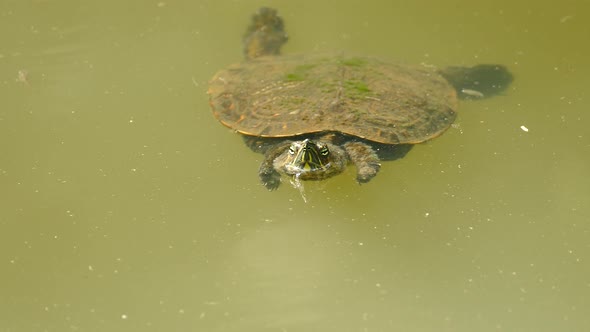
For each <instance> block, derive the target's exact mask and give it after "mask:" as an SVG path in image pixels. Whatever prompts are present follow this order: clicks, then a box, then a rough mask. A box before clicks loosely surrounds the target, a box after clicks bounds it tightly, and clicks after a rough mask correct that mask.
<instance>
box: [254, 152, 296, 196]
mask: <svg viewBox="0 0 590 332" xmlns="http://www.w3.org/2000/svg"><path fill="white" fill-rule="evenodd" d="M290 145H291V142H290V141H286V142H282V143H280V144H277V145H275V146H273V147H271V148H269V149H268V150H267V151H266V153H265V154H264V160H263V161H262V164H260V169H259V170H258V176H259V177H260V181H262V184H263V185H264V186H265V187H266V189H268V190H275V189H277V188H278V187H279V185H280V184H281V174H280V173H279V172H277V170H276V169H275V166H274V161H275V159H277V157H279V156H280V155H281V154H282V153H283V152H285V150H286V149H288V148H289V146H290Z"/></svg>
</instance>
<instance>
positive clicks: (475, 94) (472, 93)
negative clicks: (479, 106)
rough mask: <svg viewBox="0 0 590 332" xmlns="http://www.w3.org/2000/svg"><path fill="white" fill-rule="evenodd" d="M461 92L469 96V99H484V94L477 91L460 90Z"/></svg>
mask: <svg viewBox="0 0 590 332" xmlns="http://www.w3.org/2000/svg"><path fill="white" fill-rule="evenodd" d="M461 92H462V93H464V94H466V95H468V96H470V97H475V98H483V97H484V94H483V93H481V92H479V91H477V90H471V89H461Z"/></svg>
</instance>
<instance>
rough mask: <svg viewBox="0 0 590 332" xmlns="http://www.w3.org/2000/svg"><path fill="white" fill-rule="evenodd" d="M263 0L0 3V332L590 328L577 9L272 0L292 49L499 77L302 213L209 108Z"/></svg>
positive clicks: (347, 176) (335, 184)
mask: <svg viewBox="0 0 590 332" xmlns="http://www.w3.org/2000/svg"><path fill="white" fill-rule="evenodd" d="M259 5H260V4H258V3H248V2H245V3H240V4H235V3H233V5H232V6H227V4H225V3H217V2H206V1H205V2H200V3H195V2H186V3H184V2H183V3H177V2H174V3H173V2H159V3H151V4H144V3H142V4H141V5H137V4H131V3H130V4H129V5H126V4H120V3H114V2H113V3H109V2H108V1H107V2H104V1H103V2H101V3H100V5H98V3H97V5H94V4H79V3H74V2H70V1H64V2H60V3H54V2H47V1H31V2H19V1H8V2H6V3H5V4H4V5H3V9H2V10H1V11H0V15H1V16H2V20H0V26H1V27H2V29H0V31H1V32H0V33H1V34H2V35H3V41H4V43H3V45H2V47H1V48H0V75H1V76H2V79H1V80H0V83H1V88H2V91H3V93H2V100H3V105H4V106H3V107H2V108H1V109H0V135H1V137H0V148H1V151H2V157H1V158H0V194H1V200H2V209H0V226H1V227H2V232H0V267H1V269H2V274H0V281H1V282H2V283H3V284H4V285H5V286H6V287H4V288H3V290H2V292H1V295H2V296H0V330H1V331H76V330H80V331H106V330H108V331H145V330H154V331H177V330H195V331H259V330H269V331H309V330H322V331H391V330H404V331H441V330H442V331H474V330H476V331H498V330H500V331H501V330H506V331H566V330H567V331H585V330H588V329H589V328H590V321H589V319H588V318H587V315H586V311H587V310H584V309H585V308H587V307H588V305H589V303H588V298H590V294H589V293H590V288H589V286H588V280H587V277H586V276H587V275H588V273H589V272H590V268H589V266H588V263H587V261H588V245H587V244H588V242H589V241H588V237H589V234H590V229H589V227H588V223H587V220H590V211H589V210H588V204H587V202H588V200H589V199H590V189H589V188H590V180H589V177H588V176H587V174H588V169H589V167H588V165H589V158H590V157H589V156H590V153H588V152H589V151H588V150H589V149H590V141H589V140H588V135H587V134H586V133H587V121H586V120H587V119H586V117H587V115H586V113H585V107H586V104H585V103H584V101H585V100H587V99H588V92H587V88H586V81H587V77H588V76H589V74H590V72H589V67H588V65H587V59H586V56H585V54H587V53H588V49H587V45H586V44H585V43H580V42H579V41H580V40H586V39H587V36H588V35H589V30H590V27H589V26H588V25H587V24H586V23H587V22H586V21H585V20H584V19H583V18H584V17H585V15H584V13H587V12H588V8H587V6H583V5H582V4H581V3H579V2H573V1H572V2H568V1H566V2H563V3H560V5H559V7H556V8H554V7H552V6H553V5H551V4H535V6H534V7H531V6H530V5H527V4H521V3H513V2H508V1H505V2H503V1H500V2H493V3H485V4H478V3H475V2H473V1H471V2H467V1H455V2H452V3H448V2H445V3H444V5H443V4H442V3H441V4H439V3H438V2H436V3H435V2H424V3H421V2H418V3H415V4H396V3H391V2H375V3H371V4H369V3H367V4H364V7H359V6H358V4H357V3H353V2H340V3H339V5H338V11H337V12H335V11H334V6H333V4H332V3H328V2H326V3H317V2H313V3H312V2H309V3H306V2H303V3H301V2H298V3H297V5H296V6H294V5H291V4H287V3H275V4H273V3H269V4H268V5H272V6H277V7H279V10H280V12H281V13H282V15H283V16H284V18H285V20H286V22H287V25H288V27H289V30H290V36H289V37H290V40H289V43H288V44H287V45H286V48H287V50H286V52H290V53H296V52H305V51H307V50H318V51H329V50H334V49H335V50H347V51H350V52H352V53H358V54H371V55H377V56H380V57H384V58H392V59H399V60H400V61H403V62H408V63H421V62H424V63H430V64H435V65H438V66H441V67H444V66H448V65H473V64H476V63H489V62H497V63H505V64H507V65H508V67H509V68H510V69H511V70H512V71H513V72H514V75H515V81H514V85H513V88H511V89H510V90H509V91H507V92H506V93H505V94H504V95H503V96H499V97H497V98H493V99H487V100H478V101H462V103H461V105H460V108H459V117H458V119H457V121H456V126H454V127H452V128H451V129H449V130H448V131H447V132H446V133H445V135H443V136H441V137H440V138H438V139H436V140H434V141H432V142H429V143H426V144H421V145H418V146H416V147H414V148H413V149H412V151H411V152H410V153H408V154H407V155H406V156H405V157H404V158H402V159H399V160H395V161H391V162H386V163H383V167H382V169H381V171H380V174H379V177H377V178H376V179H375V181H372V182H371V183H369V184H365V185H358V184H357V183H355V181H354V177H355V174H354V169H352V170H351V169H349V170H347V171H345V172H344V174H342V175H340V176H338V177H335V178H333V179H330V180H327V181H322V182H305V197H306V200H307V203H306V202H305V201H304V200H302V199H301V193H300V192H299V191H298V190H297V189H294V188H292V187H290V186H288V185H287V186H282V187H281V188H280V189H279V190H277V191H275V192H268V191H267V190H266V189H264V187H262V186H261V185H260V184H259V183H258V177H257V169H258V166H259V164H260V161H261V160H260V159H261V155H259V154H255V153H253V152H252V151H249V150H248V149H247V148H245V147H244V145H243V143H242V142H241V139H240V138H239V137H238V135H236V134H234V133H232V132H230V131H228V130H226V129H224V128H223V127H222V126H220V125H219V124H218V123H217V121H216V120H215V119H214V118H213V116H212V115H211V112H210V109H209V106H208V103H207V96H206V94H205V90H206V86H207V80H208V79H209V78H210V77H211V76H212V75H213V73H215V72H216V71H217V70H218V69H220V68H223V67H225V66H227V65H228V64H230V63H232V62H238V61H240V58H241V50H240V47H241V46H240V37H241V33H242V31H243V29H244V26H245V25H246V24H247V22H248V20H249V15H250V14H249V13H251V12H253V11H254V10H255V9H256V8H257V7H258V6H259ZM228 8H229V9H228ZM548 41H550V42H548ZM523 126H524V127H525V128H527V129H528V131H526V130H523V129H522V128H523Z"/></svg>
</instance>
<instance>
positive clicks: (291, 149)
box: [289, 146, 295, 154]
mask: <svg viewBox="0 0 590 332" xmlns="http://www.w3.org/2000/svg"><path fill="white" fill-rule="evenodd" d="M289 154H295V149H294V148H293V146H290V147H289Z"/></svg>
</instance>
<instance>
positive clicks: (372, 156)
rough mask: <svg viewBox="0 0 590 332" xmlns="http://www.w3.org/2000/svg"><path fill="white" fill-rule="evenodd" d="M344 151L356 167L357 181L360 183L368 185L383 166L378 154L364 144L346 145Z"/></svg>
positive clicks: (352, 143) (351, 143)
mask: <svg viewBox="0 0 590 332" xmlns="http://www.w3.org/2000/svg"><path fill="white" fill-rule="evenodd" d="M344 149H345V150H346V152H347V153H348V156H349V158H350V160H351V161H352V163H353V164H354V165H355V166H356V180H357V182H358V183H367V182H369V181H371V179H372V178H374V177H375V176H376V175H377V173H378V172H379V169H380V168H381V164H380V163H379V157H378V156H377V153H375V150H373V148H372V147H371V146H369V145H368V144H365V143H362V142H349V143H346V144H344Z"/></svg>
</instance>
